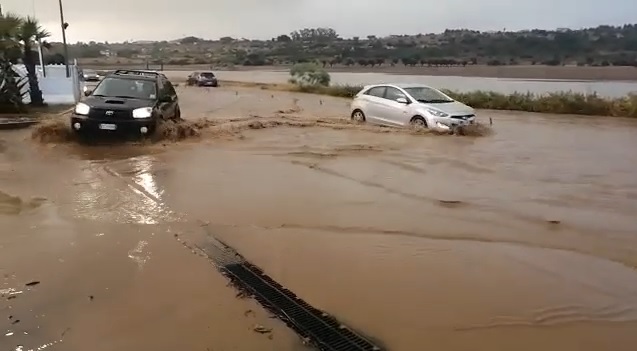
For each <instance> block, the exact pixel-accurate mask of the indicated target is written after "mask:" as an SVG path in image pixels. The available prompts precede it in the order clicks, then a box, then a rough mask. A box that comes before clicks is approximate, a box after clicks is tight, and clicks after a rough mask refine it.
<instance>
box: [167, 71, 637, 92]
mask: <svg viewBox="0 0 637 351" xmlns="http://www.w3.org/2000/svg"><path fill="white" fill-rule="evenodd" d="M167 74H168V75H169V76H171V77H173V76H174V77H181V78H184V77H185V76H186V75H188V72H183V71H168V72H167ZM217 75H218V76H219V78H220V79H222V80H233V81H241V82H259V83H286V82H287V81H288V79H289V78H290V75H289V73H288V71H249V72H233V71H219V72H217ZM330 76H331V78H332V84H344V85H366V84H379V83H422V84H427V85H431V86H433V87H436V88H439V89H451V90H455V91H461V92H467V91H475V90H482V91H495V92H499V93H503V94H511V93H513V92H522V93H526V92H531V93H536V94H544V93H551V92H560V91H562V92H566V91H572V92H577V93H583V94H592V93H598V94H599V95H601V96H606V97H621V96H626V95H628V94H630V93H637V82H612V81H559V80H556V81H549V80H528V79H526V80H524V79H506V78H481V77H445V76H420V75H396V74H385V73H347V72H332V73H330Z"/></svg>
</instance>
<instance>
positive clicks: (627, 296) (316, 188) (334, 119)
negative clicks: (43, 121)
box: [0, 87, 637, 351]
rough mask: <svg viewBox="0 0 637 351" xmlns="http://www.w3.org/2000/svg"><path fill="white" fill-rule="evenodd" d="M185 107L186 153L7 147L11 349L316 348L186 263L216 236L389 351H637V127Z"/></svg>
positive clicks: (278, 102) (201, 101) (157, 146)
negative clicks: (411, 127)
mask: <svg viewBox="0 0 637 351" xmlns="http://www.w3.org/2000/svg"><path fill="white" fill-rule="evenodd" d="M179 93H180V101H181V108H182V113H183V117H184V118H186V119H187V120H188V122H189V123H190V124H191V125H192V126H193V128H196V130H197V133H196V134H197V136H193V137H188V138H186V139H185V140H181V141H179V142H174V141H172V140H165V141H159V142H154V143H153V142H148V143H123V144H118V145H97V146H86V145H79V144H77V143H75V142H73V141H72V140H65V139H60V140H56V139H52V140H49V141H50V142H40V141H39V140H42V139H39V140H33V139H32V138H31V131H15V132H3V133H2V134H0V228H2V230H1V232H2V234H1V235H0V252H1V254H0V293H1V295H2V298H1V299H0V314H1V315H0V331H1V332H2V333H1V334H0V346H2V347H0V349H2V350H4V349H8V350H30V349H34V350H35V349H42V347H47V350H48V349H50V350H86V349H88V348H90V349H92V350H113V349H126V350H128V349H134V348H143V349H187V350H207V349H209V350H303V349H306V346H304V345H303V343H302V342H301V340H299V338H298V337H296V335H295V334H294V333H293V332H291V331H290V330H289V329H287V328H286V326H285V325H284V324H283V323H281V322H279V321H278V320H276V319H272V318H269V316H268V314H267V313H266V312H265V311H264V310H263V309H261V307H260V306H259V305H258V304H257V303H256V302H254V301H253V300H251V299H242V298H240V296H239V297H238V296H237V292H236V291H235V290H233V289H232V288H231V287H228V286H227V281H226V280H225V278H224V277H223V276H221V275H220V274H219V273H218V272H217V271H216V270H215V269H214V268H213V267H212V265H211V264H210V262H209V261H208V260H206V259H205V258H203V257H200V255H197V254H196V252H194V253H193V251H192V250H191V247H193V246H196V245H197V244H198V243H201V242H203V241H205V240H206V238H207V237H208V236H209V235H214V236H215V237H218V238H220V239H222V240H223V241H224V242H226V243H228V244H230V245H232V246H233V247H234V248H236V249H237V250H238V251H239V252H240V253H241V254H242V255H244V256H245V257H246V258H247V259H249V260H250V261H251V262H253V263H255V264H256V265H258V266H260V267H261V268H263V270H264V271H265V272H267V273H268V274H269V275H270V276H272V277H273V278H274V279H276V280H277V281H278V282H280V283H281V284H283V285H284V286H285V287H286V288H288V289H290V290H291V291H293V292H294V293H296V294H297V295H299V296H300V297H302V298H303V299H304V300H305V301H307V302H309V303H310V304H312V305H313V306H315V307H317V308H320V309H323V310H325V311H327V312H329V313H330V314H333V315H334V316H336V317H337V318H338V319H339V320H341V321H342V322H344V323H346V324H347V325H348V326H350V327H353V328H355V329H357V330H359V331H361V332H362V333H364V334H366V335H369V336H371V337H372V338H374V339H375V340H378V341H379V342H380V343H381V344H383V345H384V346H386V347H387V349H390V350H414V349H428V348H431V349H434V348H435V349H436V350H485V351H486V350H489V351H491V350H510V349H518V350H539V349H555V350H562V351H569V350H577V351H593V350H607V349H613V350H632V349H633V348H634V345H635V344H636V343H637V334H636V333H635V330H637V270H636V267H637V220H636V219H635V213H637V177H635V173H636V171H637V154H635V152H634V150H636V149H637V139H636V138H635V133H636V132H637V123H635V122H634V121H629V120H622V119H608V118H588V117H587V118H583V117H574V116H573V117H571V116H550V115H533V114H526V113H510V112H494V111H479V112H480V114H479V117H481V118H482V119H483V120H484V121H488V120H489V118H491V119H492V120H493V122H494V125H493V133H485V134H484V135H482V136H466V137H460V136H447V135H434V134H428V133H417V132H413V131H402V130H395V129H389V128H379V127H372V126H366V125H357V124H353V123H350V122H349V118H348V115H349V111H348V102H347V101H346V100H342V99H335V98H327V97H323V96H315V95H303V94H294V93H287V92H274V91H267V90H261V89H248V88H236V89H235V88H232V87H227V88H220V89H205V88H203V89H198V88H180V91H179ZM202 118H206V121H202V120H201V119H202ZM16 321H17V322H16ZM264 329H265V330H268V332H267V333H263V332H258V331H260V330H264ZM5 346H6V347H5ZM20 347H21V348H20Z"/></svg>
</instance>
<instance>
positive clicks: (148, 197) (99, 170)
mask: <svg viewBox="0 0 637 351" xmlns="http://www.w3.org/2000/svg"><path fill="white" fill-rule="evenodd" d="M155 162H156V160H155V159H154V157H153V156H139V157H133V158H130V159H126V160H122V161H120V162H110V163H105V162H101V161H92V162H89V163H88V164H87V166H86V167H84V168H83V169H82V171H81V174H80V176H79V177H77V178H76V179H75V180H74V183H75V185H76V186H79V187H80V188H81V190H80V191H79V192H78V193H77V197H76V206H75V214H76V216H78V217H82V218H86V219H93V220H107V221H108V220H112V221H116V222H122V223H138V224H157V223H159V222H160V221H161V222H165V221H172V220H175V215H174V213H172V212H171V211H170V210H169V209H168V208H167V207H166V206H165V204H164V203H163V201H162V193H163V191H162V190H161V189H160V187H159V186H158V185H157V183H156V181H155V176H154V174H153V166H154V164H155ZM122 183H124V184H125V185H126V186H125V187H122V186H121V185H122ZM131 190H132V192H131Z"/></svg>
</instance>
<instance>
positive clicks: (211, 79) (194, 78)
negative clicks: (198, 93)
mask: <svg viewBox="0 0 637 351" xmlns="http://www.w3.org/2000/svg"><path fill="white" fill-rule="evenodd" d="M186 85H190V86H193V85H194V86H198V87H218V86H219V81H218V80H217V77H215V74H214V73H212V72H193V73H191V74H190V75H189V76H188V79H187V80H186Z"/></svg>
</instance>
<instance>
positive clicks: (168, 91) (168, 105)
mask: <svg viewBox="0 0 637 351" xmlns="http://www.w3.org/2000/svg"><path fill="white" fill-rule="evenodd" d="M157 88H158V90H159V101H160V102H159V110H160V111H161V114H162V117H163V118H164V119H167V118H172V117H174V116H175V112H176V107H177V92H176V91H175V87H173V85H172V84H171V83H170V81H168V80H167V79H164V78H161V79H159V82H158V86H157Z"/></svg>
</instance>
